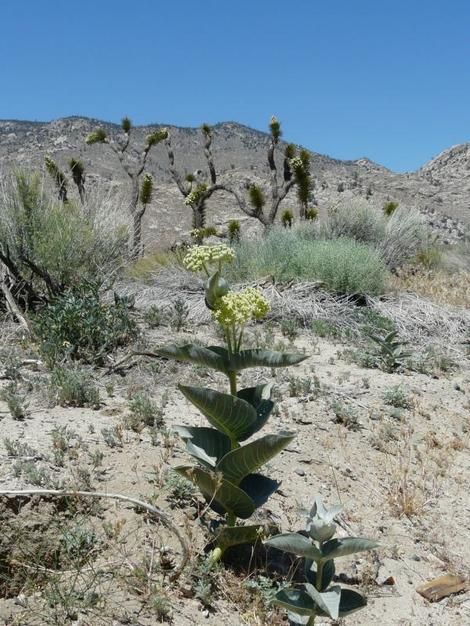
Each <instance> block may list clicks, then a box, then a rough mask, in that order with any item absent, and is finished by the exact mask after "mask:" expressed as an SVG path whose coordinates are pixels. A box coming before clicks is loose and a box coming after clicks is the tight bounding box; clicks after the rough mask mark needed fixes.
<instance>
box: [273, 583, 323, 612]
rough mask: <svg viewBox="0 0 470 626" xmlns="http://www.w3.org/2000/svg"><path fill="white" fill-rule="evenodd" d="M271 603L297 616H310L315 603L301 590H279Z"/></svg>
mask: <svg viewBox="0 0 470 626" xmlns="http://www.w3.org/2000/svg"><path fill="white" fill-rule="evenodd" d="M273 603H274V604H277V605H278V606H282V607H283V608H284V609H287V610H288V611H291V612H292V613H296V614H297V615H312V613H313V612H314V610H315V602H314V601H313V600H312V598H311V597H310V596H309V595H308V593H307V592H305V591H303V589H294V588H288V589H281V590H280V591H278V592H277V593H276V595H275V596H274V598H273Z"/></svg>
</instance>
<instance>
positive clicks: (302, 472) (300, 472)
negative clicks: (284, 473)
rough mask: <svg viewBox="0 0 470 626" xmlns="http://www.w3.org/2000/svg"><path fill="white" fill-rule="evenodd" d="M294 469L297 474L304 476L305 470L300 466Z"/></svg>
mask: <svg viewBox="0 0 470 626" xmlns="http://www.w3.org/2000/svg"><path fill="white" fill-rule="evenodd" d="M294 471H295V473H296V474H298V475H299V476H305V471H304V470H303V469H302V468H300V467H297V468H296V469H295V470H294Z"/></svg>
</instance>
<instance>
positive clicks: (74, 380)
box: [49, 365, 100, 408]
mask: <svg viewBox="0 0 470 626" xmlns="http://www.w3.org/2000/svg"><path fill="white" fill-rule="evenodd" d="M49 398H50V401H51V403H52V404H54V405H57V404H58V405H59V406H75V407H82V406H90V407H93V408H97V407H99V404H100V393H99V390H98V388H97V387H96V385H95V384H94V383H93V379H92V377H91V375H90V373H89V372H87V371H86V370H84V369H83V368H80V367H77V366H70V365H69V366H58V367H55V368H54V369H53V370H52V373H51V379H50V382H49Z"/></svg>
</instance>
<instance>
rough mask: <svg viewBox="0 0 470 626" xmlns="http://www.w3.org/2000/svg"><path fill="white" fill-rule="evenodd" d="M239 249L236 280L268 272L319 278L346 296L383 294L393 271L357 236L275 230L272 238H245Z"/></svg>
mask: <svg viewBox="0 0 470 626" xmlns="http://www.w3.org/2000/svg"><path fill="white" fill-rule="evenodd" d="M301 232H302V233H303V232H304V231H301ZM235 250H236V252H237V255H236V260H235V262H234V263H233V265H232V266H231V267H230V268H229V270H228V271H229V272H230V279H232V280H233V281H241V282H244V281H251V280H256V279H259V278H265V277H267V276H271V277H272V278H274V279H275V280H276V281H289V280H311V281H313V280H319V281H322V282H323V283H324V285H325V287H326V288H327V289H329V290H331V291H334V292H337V293H345V294H355V293H365V294H379V293H382V292H383V291H384V290H385V288H386V280H387V275H388V272H387V269H386V267H385V264H384V262H383V261H382V259H381V258H380V256H379V254H378V253H377V251H376V250H374V249H373V248H372V247H371V246H368V245H366V244H361V243H358V242H357V241H353V240H351V239H345V238H341V239H332V240H329V241H326V240H308V239H307V238H304V236H303V234H301V236H299V234H298V233H297V232H296V231H295V230H294V229H293V230H292V231H291V230H290V229H289V230H286V229H272V231H271V232H270V233H269V235H268V236H267V237H265V238H263V239H257V240H245V241H242V242H241V243H240V244H238V245H237V246H235Z"/></svg>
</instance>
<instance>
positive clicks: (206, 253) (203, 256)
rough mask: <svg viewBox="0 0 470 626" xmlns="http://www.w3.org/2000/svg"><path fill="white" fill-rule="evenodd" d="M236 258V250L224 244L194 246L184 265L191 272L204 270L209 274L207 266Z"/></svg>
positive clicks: (228, 261)
mask: <svg viewBox="0 0 470 626" xmlns="http://www.w3.org/2000/svg"><path fill="white" fill-rule="evenodd" d="M234 258H235V252H234V251H233V250H232V249H231V248H229V247H228V246H226V245H224V244H218V245H216V246H193V247H192V248H190V249H189V251H188V253H187V254H186V256H185V257H184V259H183V265H184V266H185V268H186V269H187V270H190V271H191V272H200V271H201V270H204V271H205V272H206V274H209V272H208V269H207V266H208V265H213V264H216V263H218V264H219V268H220V265H221V264H222V263H230V262H231V261H233V259H234Z"/></svg>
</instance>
